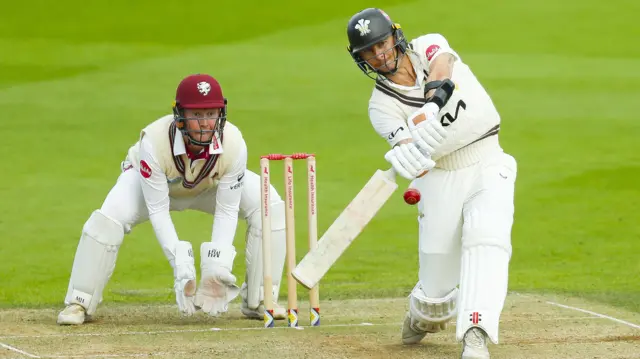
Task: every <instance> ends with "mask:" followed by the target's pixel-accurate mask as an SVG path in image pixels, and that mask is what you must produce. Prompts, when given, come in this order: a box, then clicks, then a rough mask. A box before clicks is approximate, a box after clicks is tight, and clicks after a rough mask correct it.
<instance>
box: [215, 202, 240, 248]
mask: <svg viewBox="0 0 640 359" xmlns="http://www.w3.org/2000/svg"><path fill="white" fill-rule="evenodd" d="M227 212H228V210H225V211H218V208H216V213H215V214H214V216H213V229H212V231H211V242H212V243H215V244H216V245H220V246H233V238H234V236H235V234H236V228H237V227H238V215H237V212H236V214H235V215H233V214H230V213H227Z"/></svg>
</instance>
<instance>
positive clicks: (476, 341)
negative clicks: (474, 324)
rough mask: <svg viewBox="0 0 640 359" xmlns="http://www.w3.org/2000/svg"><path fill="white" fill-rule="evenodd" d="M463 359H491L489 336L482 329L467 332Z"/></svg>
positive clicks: (472, 329)
mask: <svg viewBox="0 0 640 359" xmlns="http://www.w3.org/2000/svg"><path fill="white" fill-rule="evenodd" d="M462 343H463V347H462V359H489V358H490V357H489V349H488V348H487V334H486V333H485V332H484V330H482V329H480V328H471V329H469V330H467V332H466V333H465V335H464V339H463V340H462Z"/></svg>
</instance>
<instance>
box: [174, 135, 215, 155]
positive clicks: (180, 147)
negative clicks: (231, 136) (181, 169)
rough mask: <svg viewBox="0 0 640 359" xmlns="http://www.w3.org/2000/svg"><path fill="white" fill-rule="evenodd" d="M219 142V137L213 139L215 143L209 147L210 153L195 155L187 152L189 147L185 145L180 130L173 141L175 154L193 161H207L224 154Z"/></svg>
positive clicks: (204, 152) (202, 152) (203, 152)
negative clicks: (185, 156) (212, 156)
mask: <svg viewBox="0 0 640 359" xmlns="http://www.w3.org/2000/svg"><path fill="white" fill-rule="evenodd" d="M219 143H220V142H219V141H218V138H217V137H214V138H213V141H212V142H211V144H210V145H209V151H204V150H203V151H200V153H198V154H197V155H194V154H193V153H191V152H188V151H187V146H185V144H184V140H183V139H182V133H181V132H180V130H178V129H176V134H175V136H174V140H173V154H174V155H176V156H179V155H185V154H186V155H187V157H189V159H190V160H191V161H195V160H206V159H209V157H211V155H217V154H220V153H222V152H223V151H222V146H220V145H219Z"/></svg>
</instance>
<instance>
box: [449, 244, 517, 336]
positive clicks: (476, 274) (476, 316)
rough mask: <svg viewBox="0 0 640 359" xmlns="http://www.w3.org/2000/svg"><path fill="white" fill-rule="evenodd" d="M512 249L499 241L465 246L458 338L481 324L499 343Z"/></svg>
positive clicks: (457, 329) (457, 328)
mask: <svg viewBox="0 0 640 359" xmlns="http://www.w3.org/2000/svg"><path fill="white" fill-rule="evenodd" d="M510 257H511V255H510V252H509V251H508V250H507V249H506V248H504V247H503V246H500V245H495V244H477V245H474V246H469V247H463V249H462V266H461V267H462V268H461V269H462V270H461V274H460V275H461V279H460V297H459V301H458V321H457V325H456V339H457V340H458V341H461V340H462V339H463V337H464V334H465V333H466V332H467V330H469V328H471V327H479V328H482V329H483V330H484V331H485V332H486V333H487V335H488V336H489V339H491V341H492V342H493V343H494V344H498V326H499V322H500V313H501V312H502V307H503V306H504V300H505V298H506V296H507V285H508V281H509V272H508V271H509V259H510Z"/></svg>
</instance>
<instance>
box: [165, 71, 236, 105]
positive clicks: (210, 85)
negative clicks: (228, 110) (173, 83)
mask: <svg viewBox="0 0 640 359" xmlns="http://www.w3.org/2000/svg"><path fill="white" fill-rule="evenodd" d="M176 105H178V106H179V107H182V108H223V107H224V105H225V101H224V96H222V88H220V84H219V83H218V80H216V79H214V78H213V77H212V76H210V75H206V74H196V75H189V76H187V77H185V78H184V79H183V80H182V81H181V82H180V84H179V85H178V89H177V90H176Z"/></svg>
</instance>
